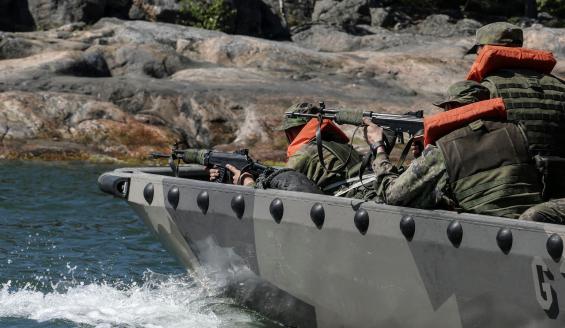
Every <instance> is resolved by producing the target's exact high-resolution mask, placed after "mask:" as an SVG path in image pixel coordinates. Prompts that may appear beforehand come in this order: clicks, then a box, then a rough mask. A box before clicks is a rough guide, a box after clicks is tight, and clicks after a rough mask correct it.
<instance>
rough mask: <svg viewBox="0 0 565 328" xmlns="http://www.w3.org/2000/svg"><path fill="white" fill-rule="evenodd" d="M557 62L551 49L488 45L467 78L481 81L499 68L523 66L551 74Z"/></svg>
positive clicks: (481, 52)
mask: <svg viewBox="0 0 565 328" xmlns="http://www.w3.org/2000/svg"><path fill="white" fill-rule="evenodd" d="M556 64H557V61H556V60H555V57H553V53H551V52H549V51H543V50H534V49H527V48H513V47H501V46H492V45H487V46H484V47H483V49H481V51H480V52H479V55H478V56H477V59H476V60H475V62H474V63H473V66H471V70H470V71H469V73H468V74H467V80H474V81H477V82H481V81H482V80H483V79H484V78H485V77H486V76H487V75H488V74H490V73H492V72H494V71H496V70H498V69H512V68H518V69H520V68H522V69H530V70H534V71H537V72H540V73H544V74H549V73H551V71H552V70H553V68H554V67H555V65H556Z"/></svg>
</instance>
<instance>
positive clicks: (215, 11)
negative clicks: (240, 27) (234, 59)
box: [179, 0, 237, 32]
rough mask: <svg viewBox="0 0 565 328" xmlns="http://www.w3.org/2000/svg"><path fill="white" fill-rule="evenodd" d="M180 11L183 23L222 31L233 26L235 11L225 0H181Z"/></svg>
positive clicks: (226, 30)
mask: <svg viewBox="0 0 565 328" xmlns="http://www.w3.org/2000/svg"><path fill="white" fill-rule="evenodd" d="M180 11H181V14H182V15H183V17H185V18H184V19H181V21H180V22H179V23H180V24H183V25H189V26H195V27H200V28H204V29H207V30H218V31H224V32H232V31H233V30H234V28H235V17H236V13H237V12H236V10H235V9H233V8H232V7H231V5H230V4H229V3H228V2H226V1H225V0H208V1H206V0H181V1H180Z"/></svg>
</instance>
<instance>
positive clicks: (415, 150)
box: [410, 141, 424, 158]
mask: <svg viewBox="0 0 565 328" xmlns="http://www.w3.org/2000/svg"><path fill="white" fill-rule="evenodd" d="M410 150H412V155H413V156H414V158H418V157H420V156H422V151H424V144H423V143H422V142H421V141H414V143H413V144H412V147H410Z"/></svg>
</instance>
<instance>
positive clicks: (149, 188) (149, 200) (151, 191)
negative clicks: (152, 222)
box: [143, 183, 155, 205]
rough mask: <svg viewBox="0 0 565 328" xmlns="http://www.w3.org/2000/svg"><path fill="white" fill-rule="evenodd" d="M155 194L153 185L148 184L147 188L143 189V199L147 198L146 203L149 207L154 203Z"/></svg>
mask: <svg viewBox="0 0 565 328" xmlns="http://www.w3.org/2000/svg"><path fill="white" fill-rule="evenodd" d="M153 194H155V188H153V184H152V183H148V184H147V185H146V186H145V188H143V198H145V201H146V202H147V204H149V205H151V203H153Z"/></svg>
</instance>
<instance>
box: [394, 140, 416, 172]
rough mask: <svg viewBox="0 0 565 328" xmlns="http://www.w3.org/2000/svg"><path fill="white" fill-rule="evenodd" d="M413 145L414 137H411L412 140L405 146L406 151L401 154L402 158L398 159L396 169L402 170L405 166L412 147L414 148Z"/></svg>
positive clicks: (403, 150)
mask: <svg viewBox="0 0 565 328" xmlns="http://www.w3.org/2000/svg"><path fill="white" fill-rule="evenodd" d="M413 143H414V137H411V138H410V140H408V142H407V143H406V145H405V146H404V149H402V153H401V154H400V158H399V159H398V162H397V163H396V169H400V168H401V167H402V165H404V161H405V160H406V156H408V152H409V151H410V147H412V144H413Z"/></svg>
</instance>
